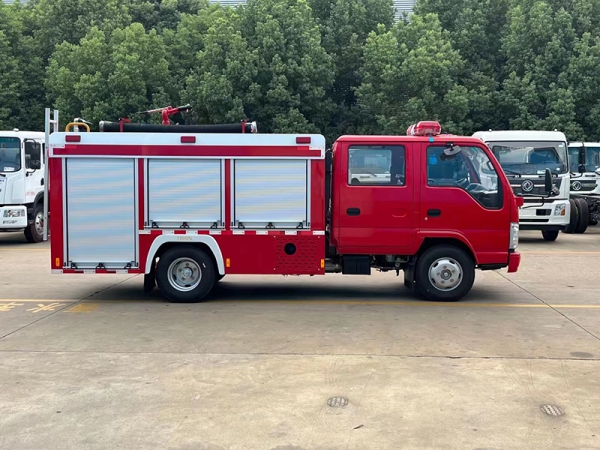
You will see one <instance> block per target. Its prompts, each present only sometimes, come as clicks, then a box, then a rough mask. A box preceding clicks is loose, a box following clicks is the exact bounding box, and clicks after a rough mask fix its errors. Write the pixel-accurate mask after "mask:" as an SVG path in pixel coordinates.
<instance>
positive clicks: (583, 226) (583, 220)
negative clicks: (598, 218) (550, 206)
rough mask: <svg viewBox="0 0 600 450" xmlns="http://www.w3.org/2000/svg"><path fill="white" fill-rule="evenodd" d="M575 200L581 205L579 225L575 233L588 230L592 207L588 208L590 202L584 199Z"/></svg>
mask: <svg viewBox="0 0 600 450" xmlns="http://www.w3.org/2000/svg"><path fill="white" fill-rule="evenodd" d="M575 201H576V202H577V204H578V206H579V208H578V209H579V220H578V221H577V226H576V227H575V233H578V234H581V233H585V230H587V227H588V224H589V222H590V209H589V208H588V204H587V202H586V201H585V200H584V199H582V198H577V199H575Z"/></svg>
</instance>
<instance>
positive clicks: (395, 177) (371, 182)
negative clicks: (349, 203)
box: [348, 145, 406, 186]
mask: <svg viewBox="0 0 600 450" xmlns="http://www.w3.org/2000/svg"><path fill="white" fill-rule="evenodd" d="M348 184H350V185H354V186H405V184H406V150H405V148H404V147H403V146H401V145H382V146H379V145H352V146H350V149H349V150H348Z"/></svg>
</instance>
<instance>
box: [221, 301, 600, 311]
mask: <svg viewBox="0 0 600 450" xmlns="http://www.w3.org/2000/svg"><path fill="white" fill-rule="evenodd" d="M221 302H228V303H232V302H240V303H251V302H254V303H290V304H297V305H298V304H299V305H364V306H369V305H375V306H446V307H454V308H457V307H458V308H549V307H551V308H557V309H558V308H582V309H585V308H588V309H600V305H550V304H549V305H546V304H544V303H468V302H464V303H461V302H428V301H422V302H418V301H401V300H400V301H389V302H385V301H383V302H382V301H372V302H370V301H363V300H356V301H353V300H349V301H345V300H224V301H221ZM215 303H219V300H217V301H215Z"/></svg>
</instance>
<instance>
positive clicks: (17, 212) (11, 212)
mask: <svg viewBox="0 0 600 450" xmlns="http://www.w3.org/2000/svg"><path fill="white" fill-rule="evenodd" d="M4 217H25V211H23V210H22V209H5V210H4Z"/></svg>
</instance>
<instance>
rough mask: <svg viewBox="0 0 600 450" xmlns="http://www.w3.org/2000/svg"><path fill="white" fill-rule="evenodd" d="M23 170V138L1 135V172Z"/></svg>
mask: <svg viewBox="0 0 600 450" xmlns="http://www.w3.org/2000/svg"><path fill="white" fill-rule="evenodd" d="M19 170H21V140H20V139H19V138H14V137H0V172H2V173H5V172H17V171H19Z"/></svg>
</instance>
